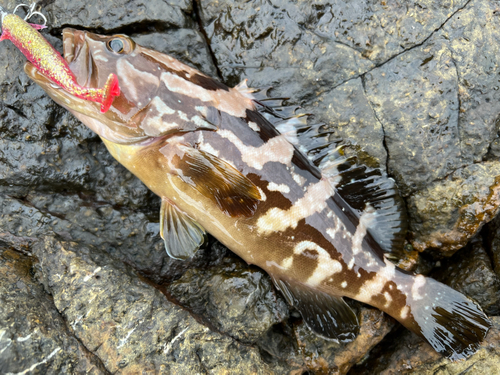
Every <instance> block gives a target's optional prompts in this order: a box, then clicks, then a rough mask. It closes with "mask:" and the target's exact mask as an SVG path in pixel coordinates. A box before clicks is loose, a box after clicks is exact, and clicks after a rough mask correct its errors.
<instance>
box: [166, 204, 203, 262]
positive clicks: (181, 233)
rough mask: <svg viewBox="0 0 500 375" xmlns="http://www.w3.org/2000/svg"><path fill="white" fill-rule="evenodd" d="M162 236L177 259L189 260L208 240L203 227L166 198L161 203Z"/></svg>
mask: <svg viewBox="0 0 500 375" xmlns="http://www.w3.org/2000/svg"><path fill="white" fill-rule="evenodd" d="M160 235H161V238H163V241H164V242H165V250H167V253H168V255H170V256H171V257H172V258H175V259H181V260H185V259H189V258H191V257H192V256H193V255H194V254H195V253H196V252H197V251H198V249H199V248H200V246H201V245H203V243H204V242H205V240H206V232H205V229H203V227H202V226H201V225H200V224H198V223H197V222H196V221H194V220H193V219H191V218H190V217H189V216H188V215H186V214H185V213H184V212H182V211H180V210H179V209H178V208H177V207H176V206H175V205H174V204H172V203H170V202H169V201H168V200H166V199H165V198H163V199H162V201H161V210H160Z"/></svg>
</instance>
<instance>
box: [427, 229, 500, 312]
mask: <svg viewBox="0 0 500 375" xmlns="http://www.w3.org/2000/svg"><path fill="white" fill-rule="evenodd" d="M464 270H467V272H464ZM431 276H432V277H433V278H435V279H436V280H439V281H441V282H442V283H445V284H446V285H449V286H451V287H452V288H453V289H456V290H458V291H459V292H462V293H464V294H466V295H468V296H470V297H472V298H473V299H474V300H475V301H476V302H478V303H479V305H481V307H482V308H483V311H484V312H485V313H486V314H488V315H490V316H492V315H500V278H499V277H498V276H497V275H496V274H495V272H494V271H493V269H492V265H491V260H490V258H489V256H488V254H487V253H486V251H485V249H484V248H483V239H482V238H480V237H479V238H475V239H473V240H472V241H471V243H470V244H469V245H467V246H466V247H465V248H464V249H461V250H460V251H458V252H457V253H456V254H455V255H453V256H452V257H451V258H449V259H445V260H444V261H442V262H441V267H439V268H437V269H436V270H435V271H434V272H433V273H432V274H431Z"/></svg>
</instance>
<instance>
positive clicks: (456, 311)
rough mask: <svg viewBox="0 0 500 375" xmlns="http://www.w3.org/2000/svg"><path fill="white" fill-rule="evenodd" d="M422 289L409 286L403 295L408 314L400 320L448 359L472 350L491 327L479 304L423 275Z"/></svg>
mask: <svg viewBox="0 0 500 375" xmlns="http://www.w3.org/2000/svg"><path fill="white" fill-rule="evenodd" d="M425 291H426V294H424V295H423V296H421V295H420V294H419V293H414V292H413V288H412V293H411V296H409V297H408V299H407V302H409V306H410V309H411V315H410V314H409V315H408V318H407V319H406V321H404V320H402V321H401V322H402V323H403V324H404V325H408V328H410V329H411V330H412V331H414V332H415V333H417V334H419V335H420V336H422V337H424V338H425V339H426V340H427V342H428V343H429V344H430V345H431V346H432V347H433V348H434V349H435V350H436V351H437V352H439V353H441V354H443V355H444V356H446V357H448V358H449V359H451V360H454V361H456V360H459V359H463V358H467V357H469V356H470V355H472V354H474V353H475V352H476V351H477V349H478V348H479V345H480V343H481V341H483V340H484V338H485V336H486V334H487V333H488V330H489V329H490V327H491V322H490V320H489V319H488V317H487V316H486V315H485V314H484V313H483V311H482V310H481V307H479V305H478V304H477V303H475V302H473V301H472V300H471V299H469V298H467V297H466V296H464V295H463V294H462V293H459V292H457V291H456V290H454V289H452V288H450V287H448V286H446V285H444V284H441V283H440V282H438V281H436V280H433V279H430V278H426V285H425ZM415 294H416V295H417V296H415ZM411 317H413V320H414V322H411ZM415 324H416V325H418V327H415Z"/></svg>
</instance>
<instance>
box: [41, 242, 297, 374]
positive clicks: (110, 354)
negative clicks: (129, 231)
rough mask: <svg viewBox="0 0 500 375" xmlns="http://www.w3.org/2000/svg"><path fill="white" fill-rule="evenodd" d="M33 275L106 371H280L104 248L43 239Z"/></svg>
mask: <svg viewBox="0 0 500 375" xmlns="http://www.w3.org/2000/svg"><path fill="white" fill-rule="evenodd" d="M33 251H34V254H35V255H36V256H37V258H38V259H39V261H40V263H38V264H37V266H36V267H37V277H38V279H39V280H40V282H41V283H42V284H43V285H44V286H45V288H46V290H47V292H49V293H50V294H51V295H52V296H53V298H54V304H55V306H56V308H57V309H58V311H60V312H61V314H62V316H63V318H64V319H65V321H66V322H67V323H68V326H69V327H70V329H71V331H72V332H73V334H74V335H75V336H76V337H77V338H78V340H79V341H80V342H82V344H83V345H85V347H86V348H88V349H89V351H90V352H92V353H94V354H95V355H96V356H98V357H99V358H100V359H101V361H102V363H103V364H104V366H105V367H106V369H107V370H108V371H109V372H111V373H115V372H117V371H118V372H121V373H137V372H144V371H151V372H153V373H160V372H161V373H176V374H188V373H189V374H192V373H206V372H213V373H221V372H222V373H224V372H226V371H228V369H231V373H232V374H248V373H252V372H259V373H263V374H272V373H280V372H283V371H287V372H288V371H290V370H292V369H291V368H290V367H287V368H282V367H280V366H279V365H276V364H273V365H269V364H267V363H266V362H264V361H263V359H262V358H261V356H260V354H259V351H258V350H257V349H256V348H254V347H251V346H248V345H243V344H241V343H239V342H238V341H236V340H234V339H232V338H230V337H229V336H226V335H223V334H220V333H217V332H212V331H211V330H210V329H209V328H207V327H205V326H203V325H201V324H200V323H198V322H197V321H196V320H195V319H194V318H193V317H192V316H191V315H190V314H189V313H188V312H187V311H186V310H185V309H182V308H181V307H179V306H177V305H175V304H173V303H172V302H169V301H168V300H167V299H166V298H165V295H164V294H162V293H161V292H160V291H159V290H158V289H156V288H155V287H154V286H153V285H150V284H149V283H147V282H146V281H142V280H141V279H140V278H139V277H138V275H137V274H136V273H134V272H133V271H132V270H131V269H130V267H127V266H125V265H123V263H121V262H117V261H116V260H114V259H113V258H111V257H110V256H109V255H107V254H106V253H104V252H100V251H99V250H97V249H95V248H93V247H91V246H81V245H78V244H76V243H72V242H59V241H57V240H55V239H51V238H50V237H47V238H46V239H45V241H43V242H41V243H39V244H38V245H36V246H35V247H34V248H33Z"/></svg>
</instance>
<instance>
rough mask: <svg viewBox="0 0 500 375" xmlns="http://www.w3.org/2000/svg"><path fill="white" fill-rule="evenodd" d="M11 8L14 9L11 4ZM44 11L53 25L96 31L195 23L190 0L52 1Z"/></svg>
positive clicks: (181, 25) (185, 25)
mask: <svg viewBox="0 0 500 375" xmlns="http://www.w3.org/2000/svg"><path fill="white" fill-rule="evenodd" d="M7 9H13V7H8V8H7ZM43 10H44V12H45V13H47V14H48V15H49V17H48V19H49V22H50V25H51V27H52V28H56V29H60V28H62V27H63V26H69V25H71V26H73V25H74V26H78V27H83V28H86V29H93V30H102V31H104V30H106V31H112V30H113V32H115V33H116V32H117V31H118V30H120V29H122V28H124V27H126V26H130V25H134V26H135V27H136V28H141V27H142V28H150V29H151V28H160V29H165V28H167V27H176V28H181V27H187V26H190V25H192V21H191V19H190V18H189V17H188V14H189V13H191V12H192V10H193V8H192V3H191V2H190V1H187V0H174V1H169V2H168V3H167V2H165V1H161V0H153V1H148V2H147V3H146V2H143V1H135V0H133V1H129V0H119V1H114V2H112V3H111V2H100V3H95V4H89V3H88V2H85V1H79V0H78V1H53V2H48V4H47V6H46V7H44V9H43Z"/></svg>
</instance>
